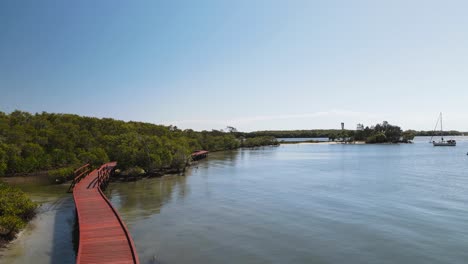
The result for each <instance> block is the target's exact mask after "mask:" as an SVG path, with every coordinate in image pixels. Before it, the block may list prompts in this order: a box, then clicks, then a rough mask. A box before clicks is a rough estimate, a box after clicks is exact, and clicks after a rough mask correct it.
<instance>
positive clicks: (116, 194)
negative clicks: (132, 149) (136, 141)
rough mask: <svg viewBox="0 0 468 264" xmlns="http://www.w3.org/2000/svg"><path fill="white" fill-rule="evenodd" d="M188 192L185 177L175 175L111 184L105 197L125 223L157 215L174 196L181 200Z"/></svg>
mask: <svg viewBox="0 0 468 264" xmlns="http://www.w3.org/2000/svg"><path fill="white" fill-rule="evenodd" d="M188 192H189V190H188V189H187V184H186V177H185V176H178V175H175V176H165V177H162V178H150V179H143V180H140V181H135V182H125V183H111V184H110V185H109V187H108V189H107V191H106V195H107V196H108V197H110V199H111V202H112V204H113V205H114V206H115V207H116V208H117V210H118V211H119V213H120V214H121V215H124V216H125V219H126V221H132V220H133V219H141V218H145V217H148V216H151V215H153V214H158V213H159V212H160V210H161V207H162V206H163V205H164V204H166V203H167V202H169V201H170V200H171V199H174V196H175V197H180V198H183V197H184V196H185V195H186V194H187V193H188Z"/></svg>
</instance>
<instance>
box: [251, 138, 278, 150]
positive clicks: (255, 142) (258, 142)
mask: <svg viewBox="0 0 468 264" xmlns="http://www.w3.org/2000/svg"><path fill="white" fill-rule="evenodd" d="M278 144H279V143H278V141H277V140H276V138H275V137H269V136H263V137H255V138H247V139H245V140H244V141H243V142H242V147H247V148H252V147H259V146H266V145H278Z"/></svg>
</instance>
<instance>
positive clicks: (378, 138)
mask: <svg viewBox="0 0 468 264" xmlns="http://www.w3.org/2000/svg"><path fill="white" fill-rule="evenodd" d="M385 142H388V141H387V137H386V136H385V134H384V133H382V132H378V133H377V134H374V135H372V136H370V137H368V138H367V139H366V143H371V144H373V143H385Z"/></svg>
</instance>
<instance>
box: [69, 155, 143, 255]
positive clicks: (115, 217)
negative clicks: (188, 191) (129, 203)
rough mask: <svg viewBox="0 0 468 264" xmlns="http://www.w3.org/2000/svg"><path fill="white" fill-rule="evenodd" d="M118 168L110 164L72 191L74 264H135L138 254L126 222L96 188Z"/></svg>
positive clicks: (87, 177) (113, 163) (114, 163)
mask: <svg viewBox="0 0 468 264" xmlns="http://www.w3.org/2000/svg"><path fill="white" fill-rule="evenodd" d="M116 165H117V163H116V162H109V163H106V164H104V165H102V166H101V167H100V168H99V169H96V170H94V171H92V172H91V173H89V174H88V175H87V176H86V177H84V178H83V179H82V180H81V181H80V182H78V183H77V184H76V185H75V187H74V189H73V198H74V200H75V205H76V211H77V215H78V224H79V232H80V240H79V247H78V254H77V257H76V263H78V264H80V263H122V264H123V263H137V264H139V260H138V255H137V253H136V250H135V245H134V244H133V240H132V237H131V236H130V233H129V232H128V230H127V228H126V226H125V223H124V222H123V221H122V220H121V219H120V216H119V214H118V212H117V210H115V208H114V207H113V206H112V204H111V203H110V201H109V200H108V199H107V197H106V196H105V195H104V193H103V192H102V190H101V188H100V187H99V185H100V183H102V182H103V181H105V180H106V179H107V176H108V175H109V173H110V172H111V171H112V170H113V169H114V167H115V166H116Z"/></svg>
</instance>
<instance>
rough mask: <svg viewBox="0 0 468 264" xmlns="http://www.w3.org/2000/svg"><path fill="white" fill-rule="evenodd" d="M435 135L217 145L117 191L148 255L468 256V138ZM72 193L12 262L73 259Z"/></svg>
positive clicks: (154, 258) (282, 259)
mask: <svg viewBox="0 0 468 264" xmlns="http://www.w3.org/2000/svg"><path fill="white" fill-rule="evenodd" d="M427 141H428V139H425V138H421V139H418V140H416V143H415V144H401V145H327V144H299V145H282V146H280V147H266V148H261V149H256V150H240V151H234V152H224V153H212V154H211V155H210V157H209V159H208V160H205V161H202V162H200V163H199V164H198V166H197V167H193V168H191V169H190V170H189V171H188V173H187V176H185V177H184V176H171V177H166V178H162V179H147V180H141V181H138V182H132V183H113V184H111V185H110V186H109V189H108V190H107V193H108V195H109V197H110V198H111V201H112V203H113V204H114V205H115V206H116V208H117V209H118V210H119V212H120V213H121V216H122V217H123V219H124V220H125V221H126V223H127V225H128V227H129V229H130V232H131V233H132V236H133V238H134V240H135V243H136V247H137V251H138V254H139V256H140V259H141V262H142V263H182V264H183V263H236V264H237V263H467V262H468V250H467V246H468V156H467V155H466V153H467V152H468V141H466V140H463V139H458V146H457V147H455V148H450V147H447V148H443V147H440V148H434V147H432V145H431V144H428V143H427ZM52 196H53V195H52ZM69 202H70V199H69V197H68V198H67V196H66V195H65V196H63V197H55V198H54V202H49V203H46V204H56V205H55V206H52V209H50V211H46V212H51V213H49V214H50V215H49V214H48V213H45V214H40V215H39V217H38V218H40V217H43V218H45V219H43V220H39V221H35V222H37V225H39V226H35V227H33V228H28V229H30V230H31V233H29V234H24V235H22V236H21V237H20V239H18V240H17V241H16V242H15V243H13V245H12V246H11V247H10V248H9V249H8V250H6V252H4V253H3V254H4V257H3V259H4V260H7V262H6V263H30V262H34V263H41V262H40V260H39V259H38V258H35V256H38V255H40V256H42V255H44V256H46V255H49V257H48V258H46V259H47V260H48V262H43V263H49V262H56V263H72V262H73V259H74V253H73V243H72V241H71V240H72V239H71V237H72V236H71V233H72V229H73V219H74V218H73V205H72V204H71V206H70V203H69ZM70 214H71V217H70ZM52 215H53V216H52ZM52 219H53V220H54V221H53V224H52V225H51V224H50V223H49V222H50V221H52ZM70 219H71V222H70ZM64 223H65V224H64ZM40 225H43V226H42V227H41V226H40ZM47 226H49V227H48V228H47ZM50 230H55V231H52V233H54V234H55V235H53V236H52V235H48V234H46V233H47V232H46V231H50ZM37 237H41V241H42V243H36V242H37V240H38V238H37ZM34 241H36V242H34ZM39 244H40V245H39ZM54 245H55V246H54ZM26 247H27V248H26ZM57 250H59V251H60V252H62V253H56V252H55V251H57ZM29 251H35V252H29ZM44 251H46V252H44ZM12 252H13V253H12ZM70 252H71V253H70ZM31 256H32V257H31ZM69 256H71V257H69ZM33 258H34V260H33ZM0 260H2V259H0ZM58 260H62V261H61V262H60V261H58ZM2 263H3V262H2Z"/></svg>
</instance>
